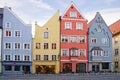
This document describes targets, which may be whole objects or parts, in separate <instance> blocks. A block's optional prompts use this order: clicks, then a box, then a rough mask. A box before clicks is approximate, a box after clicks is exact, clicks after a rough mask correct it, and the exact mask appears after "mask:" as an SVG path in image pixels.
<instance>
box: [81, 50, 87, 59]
mask: <svg viewBox="0 0 120 80" xmlns="http://www.w3.org/2000/svg"><path fill="white" fill-rule="evenodd" d="M80 56H82V57H83V56H86V52H85V50H82V49H81V50H80Z"/></svg>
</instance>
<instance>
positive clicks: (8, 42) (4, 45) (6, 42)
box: [4, 42, 12, 50]
mask: <svg viewBox="0 0 120 80" xmlns="http://www.w3.org/2000/svg"><path fill="white" fill-rule="evenodd" d="M6 43H10V48H9V49H8V48H6ZM4 49H5V50H11V49H12V42H5V43H4Z"/></svg>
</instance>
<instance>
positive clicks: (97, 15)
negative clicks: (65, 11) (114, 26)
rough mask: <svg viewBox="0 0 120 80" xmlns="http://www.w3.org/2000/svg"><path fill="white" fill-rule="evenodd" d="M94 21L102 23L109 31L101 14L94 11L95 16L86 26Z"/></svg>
mask: <svg viewBox="0 0 120 80" xmlns="http://www.w3.org/2000/svg"><path fill="white" fill-rule="evenodd" d="M94 23H103V24H104V25H105V26H106V27H107V29H108V30H109V31H110V29H109V28H108V26H107V24H106V22H105V21H104V19H103V18H102V16H101V14H100V13H99V12H96V15H95V17H94V18H93V19H92V20H91V21H90V22H89V23H88V28H90V27H91V26H92V25H93V24H94ZM110 33H111V31H110ZM111 34H112V33H111Z"/></svg>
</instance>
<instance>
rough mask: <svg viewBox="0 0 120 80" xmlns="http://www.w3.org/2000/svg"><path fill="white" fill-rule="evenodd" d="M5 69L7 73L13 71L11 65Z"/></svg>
mask: <svg viewBox="0 0 120 80" xmlns="http://www.w3.org/2000/svg"><path fill="white" fill-rule="evenodd" d="M4 68H5V71H12V66H11V65H5V66H4Z"/></svg>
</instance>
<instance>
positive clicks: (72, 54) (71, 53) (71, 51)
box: [70, 50, 79, 56]
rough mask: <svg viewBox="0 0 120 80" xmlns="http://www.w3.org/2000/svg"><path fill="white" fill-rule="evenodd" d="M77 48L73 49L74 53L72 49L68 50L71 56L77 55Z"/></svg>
mask: <svg viewBox="0 0 120 80" xmlns="http://www.w3.org/2000/svg"><path fill="white" fill-rule="evenodd" d="M78 52H79V51H78V50H75V53H73V50H70V55H71V56H78Z"/></svg>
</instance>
